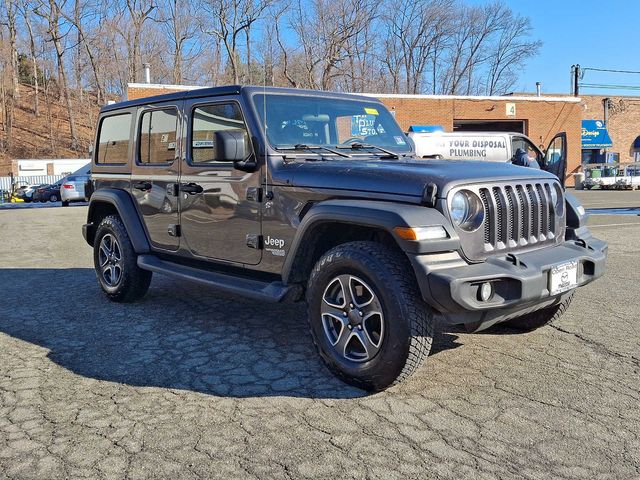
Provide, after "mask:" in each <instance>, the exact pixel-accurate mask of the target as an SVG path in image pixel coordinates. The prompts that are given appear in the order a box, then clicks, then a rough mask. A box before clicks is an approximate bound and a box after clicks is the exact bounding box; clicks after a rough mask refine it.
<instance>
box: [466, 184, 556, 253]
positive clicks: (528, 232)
mask: <svg viewBox="0 0 640 480" xmlns="http://www.w3.org/2000/svg"><path fill="white" fill-rule="evenodd" d="M552 188H555V187H554V185H553V184H552V183H547V182H544V181H542V182H532V183H529V182H527V183H522V184H511V185H490V186H487V187H480V188H479V189H478V190H477V191H478V194H479V195H480V199H481V200H482V204H483V205H484V209H485V214H486V215H485V221H484V252H485V253H486V252H496V251H501V250H512V249H515V248H518V247H526V246H528V245H532V244H537V243H540V242H547V241H550V240H552V239H554V238H556V236H557V234H558V232H557V231H556V230H557V227H556V216H555V212H554V211H553V205H552V201H551V189H552Z"/></svg>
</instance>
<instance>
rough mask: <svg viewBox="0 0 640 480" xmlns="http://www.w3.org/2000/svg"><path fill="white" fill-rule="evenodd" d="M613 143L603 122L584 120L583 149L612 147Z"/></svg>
mask: <svg viewBox="0 0 640 480" xmlns="http://www.w3.org/2000/svg"><path fill="white" fill-rule="evenodd" d="M612 146H613V142H612V141H611V137H610V136H609V132H608V131H607V127H605V125H604V122H603V121H602V120H582V148H583V149H598V148H607V147H612Z"/></svg>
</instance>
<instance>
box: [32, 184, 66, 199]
mask: <svg viewBox="0 0 640 480" xmlns="http://www.w3.org/2000/svg"><path fill="white" fill-rule="evenodd" d="M61 185H62V184H61V183H52V184H51V185H45V186H43V187H40V188H38V189H37V190H36V191H35V192H34V194H33V201H34V202H57V201H59V200H60V187H61Z"/></svg>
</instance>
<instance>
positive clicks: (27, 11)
mask: <svg viewBox="0 0 640 480" xmlns="http://www.w3.org/2000/svg"><path fill="white" fill-rule="evenodd" d="M19 8H20V12H21V14H22V17H23V19H24V24H25V26H26V27H27V33H28V34H29V51H30V53H31V71H32V75H33V88H34V93H35V95H34V110H33V111H34V115H35V116H36V117H39V116H40V99H39V85H38V82H39V78H38V77H39V76H40V75H39V72H38V54H37V52H36V41H35V35H34V31H33V22H32V19H31V14H32V13H33V12H32V11H31V8H30V5H29V3H28V1H23V2H22V3H21V4H20V6H19Z"/></svg>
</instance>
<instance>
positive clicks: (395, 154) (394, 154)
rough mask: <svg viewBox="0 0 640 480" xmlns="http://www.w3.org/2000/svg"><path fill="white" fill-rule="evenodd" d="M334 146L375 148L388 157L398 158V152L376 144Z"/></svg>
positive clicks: (354, 148) (353, 148) (357, 148)
mask: <svg viewBox="0 0 640 480" xmlns="http://www.w3.org/2000/svg"><path fill="white" fill-rule="evenodd" d="M336 148H349V149H351V150H362V149H363V148H375V149H376V150H379V151H381V152H383V153H386V154H387V155H388V156H389V157H392V158H397V159H400V154H399V153H396V152H392V151H391V150H387V149H386V148H382V147H379V146H377V145H370V144H368V143H352V144H351V145H348V146H340V145H338V146H336Z"/></svg>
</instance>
